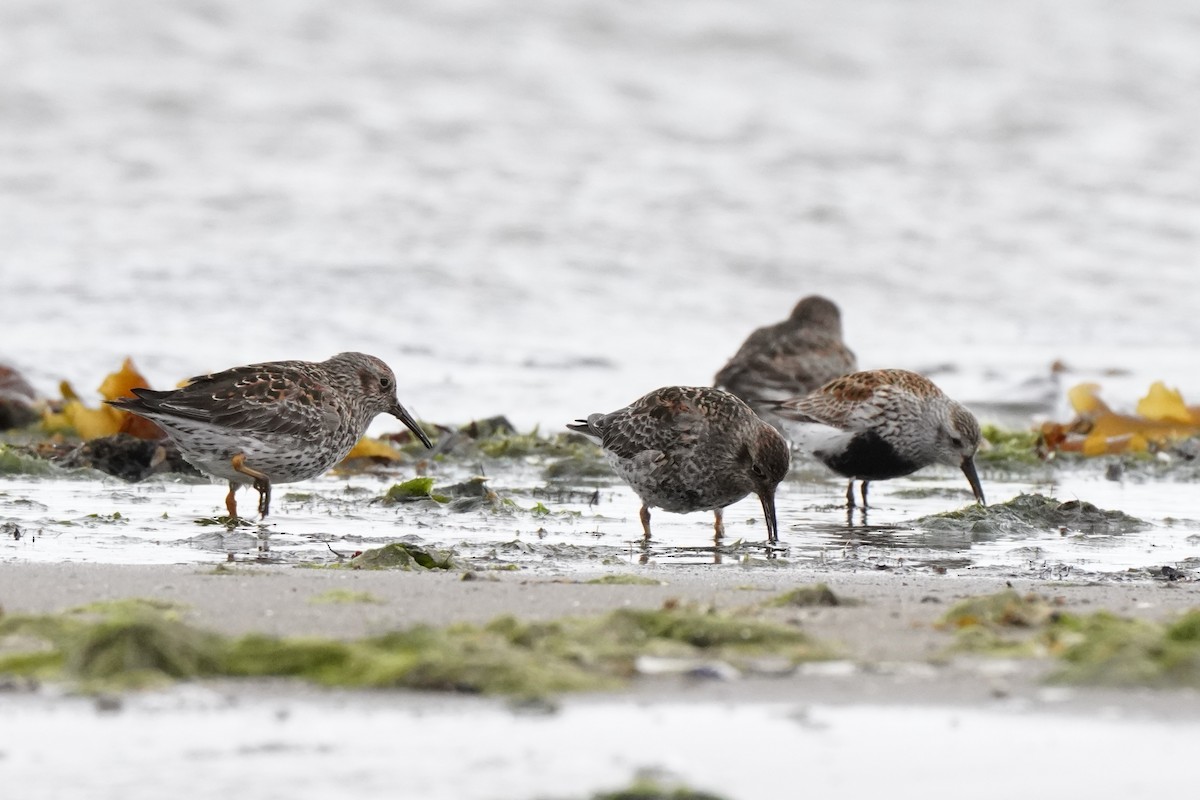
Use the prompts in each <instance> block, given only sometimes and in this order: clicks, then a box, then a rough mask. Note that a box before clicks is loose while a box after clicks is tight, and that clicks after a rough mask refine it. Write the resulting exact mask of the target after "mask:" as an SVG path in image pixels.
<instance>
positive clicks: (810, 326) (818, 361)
mask: <svg viewBox="0 0 1200 800" xmlns="http://www.w3.org/2000/svg"><path fill="white" fill-rule="evenodd" d="M855 369H857V364H856V362H855V360H854V353H853V352H851V351H850V350H849V349H848V348H847V347H846V345H845V343H844V342H843V341H842V315H841V313H840V312H839V311H838V307H837V306H836V305H835V304H834V303H833V302H832V301H830V300H826V299H825V298H824V297H819V296H817V295H811V296H809V297H805V298H804V299H802V300H801V301H800V302H799V303H797V304H796V307H795V308H793V309H792V315H791V316H790V317H788V318H787V319H785V320H784V321H783V322H779V323H776V324H775V325H767V326H765V327H762V328H759V329H758V330H756V331H754V333H752V334H750V336H749V338H747V339H746V341H745V342H743V343H742V346H741V348H740V349H739V350H738V351H737V353H735V354H734V356H733V358H731V359H729V362H728V363H727V364H726V365H725V366H724V367H722V368H721V371H720V372H718V373H717V376H716V377H715V378H714V379H713V385H714V386H719V387H721V388H722V389H725V390H727V391H730V392H733V393H734V394H736V395H737V396H738V397H740V398H742V400H744V401H745V402H746V404H747V405H748V406H750V407H751V408H752V409H754V412H755V413H756V414H758V415H759V416H760V417H762V418H763V419H764V420H766V421H767V422H769V423H771V424H772V425H774V426H775V427H776V428H779V429H780V430H784V429H785V428H784V425H783V423H782V420H780V419H779V417H777V416H776V415H775V412H774V406H775V404H776V403H778V402H779V401H782V400H787V399H789V398H792V397H799V396H800V395H804V394H808V393H809V392H811V391H812V390H813V389H816V388H817V387H819V386H822V385H823V384H825V383H826V382H828V381H830V380H833V379H834V378H836V377H838V376H839V375H845V374H846V373H848V372H853V371H854V370H855Z"/></svg>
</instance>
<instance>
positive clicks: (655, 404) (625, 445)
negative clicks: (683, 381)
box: [594, 387, 706, 459]
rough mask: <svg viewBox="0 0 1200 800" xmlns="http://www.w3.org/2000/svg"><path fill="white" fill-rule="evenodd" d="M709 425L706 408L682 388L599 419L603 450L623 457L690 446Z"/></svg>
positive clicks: (650, 396)
mask: <svg viewBox="0 0 1200 800" xmlns="http://www.w3.org/2000/svg"><path fill="white" fill-rule="evenodd" d="M705 424H706V422H705V409H704V408H703V407H702V406H701V405H700V404H699V403H697V401H696V397H695V396H694V395H693V394H692V393H691V392H688V391H685V390H683V389H682V388H680V387H669V388H664V389H660V390H658V391H655V392H651V393H650V394H648V395H646V396H645V397H642V398H641V399H639V400H638V401H636V402H635V403H634V404H632V405H630V406H628V407H626V408H623V409H621V410H620V411H614V412H613V413H612V414H608V415H607V416H605V417H603V418H601V419H600V420H597V424H596V425H595V426H594V427H596V428H599V430H600V434H601V441H602V442H603V444H604V449H606V450H609V451H611V452H612V453H614V454H615V455H617V456H620V457H621V458H630V459H631V458H636V457H637V456H638V454H640V453H644V452H647V451H654V452H658V453H669V452H671V451H672V450H674V449H676V448H678V447H681V446H689V445H690V444H691V443H692V442H694V441H695V440H696V438H697V436H698V435H699V431H700V430H701V429H702V428H703V426H704V425H705Z"/></svg>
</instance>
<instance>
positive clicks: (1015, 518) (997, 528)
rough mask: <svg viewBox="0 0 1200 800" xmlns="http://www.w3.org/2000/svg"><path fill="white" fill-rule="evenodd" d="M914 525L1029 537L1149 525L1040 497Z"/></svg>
mask: <svg viewBox="0 0 1200 800" xmlns="http://www.w3.org/2000/svg"><path fill="white" fill-rule="evenodd" d="M913 525H915V526H917V527H919V528H924V529H926V530H935V531H967V532H970V533H982V534H1009V535H1013V534H1020V535H1028V534H1031V533H1036V532H1038V531H1045V530H1060V531H1062V530H1072V531H1079V532H1081V533H1104V534H1113V533H1129V532H1131V531H1138V530H1143V529H1145V528H1148V527H1149V526H1150V524H1149V523H1148V522H1146V521H1144V520H1140V519H1138V518H1137V517H1132V516H1130V515H1128V514H1126V513H1124V512H1123V511H1112V510H1106V509H1102V508H1098V507H1096V506H1094V505H1092V504H1091V503H1088V502H1085V501H1082V500H1068V501H1066V502H1062V501H1059V500H1055V499H1054V498H1052V497H1046V496H1044V495H1040V494H1019V495H1017V496H1016V497H1014V498H1013V499H1012V500H1009V501H1008V502H1006V503H999V504H996V505H991V506H981V505H970V506H966V507H964V508H961V509H959V510H957V511H948V512H945V513H942V514H932V515H930V516H927V517H921V518H920V519H917V520H915V521H914V522H913Z"/></svg>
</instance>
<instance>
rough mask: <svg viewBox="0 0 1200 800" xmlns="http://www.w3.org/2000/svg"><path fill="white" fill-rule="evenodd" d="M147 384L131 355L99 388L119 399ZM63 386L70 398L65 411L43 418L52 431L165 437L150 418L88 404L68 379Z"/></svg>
mask: <svg viewBox="0 0 1200 800" xmlns="http://www.w3.org/2000/svg"><path fill="white" fill-rule="evenodd" d="M146 385H147V382H146V379H145V378H144V377H143V376H142V374H141V373H140V372H138V370H137V368H136V367H135V366H134V365H133V360H132V359H128V358H127V359H125V363H124V364H122V365H121V368H120V369H119V370H117V371H116V372H113V373H110V374H109V375H108V376H107V377H105V379H104V381H103V382H102V383H101V384H100V387H99V392H100V394H101V396H103V397H104V399H105V400H116V399H117V398H119V397H132V396H133V389H136V388H139V387H144V386H146ZM60 388H61V391H62V394H63V399H64V400H65V401H66V402H65V403H64V404H63V407H62V411H61V412H60V413H57V414H56V413H50V412H47V413H46V414H45V415H44V417H43V418H42V425H43V426H44V427H45V428H46V429H47V430H49V431H52V432H53V431H62V430H65V429H73V430H74V431H75V433H77V434H78V435H79V437H80V438H81V439H85V440H88V439H98V438H100V437H103V436H112V435H113V434H114V433H120V432H122V431H123V432H125V433H129V434H132V435H133V436H137V437H138V438H139V439H161V438H162V437H163V436H164V435H165V434H164V433H163V431H162V429H161V428H159V427H158V426H157V425H155V424H154V423H153V422H151V421H150V420H146V419H142V418H141V417H138V416H136V415H134V414H130V413H129V412H127V411H122V410H120V409H119V408H113V407H112V406H110V405H101V406H100V407H99V408H88V407H87V406H85V405H84V404H83V401H82V400H80V399H79V396H78V395H77V394H76V393H75V390H74V389H73V388H71V385H70V384H69V383H67V382H66V381H63V382H62V384H61V385H60Z"/></svg>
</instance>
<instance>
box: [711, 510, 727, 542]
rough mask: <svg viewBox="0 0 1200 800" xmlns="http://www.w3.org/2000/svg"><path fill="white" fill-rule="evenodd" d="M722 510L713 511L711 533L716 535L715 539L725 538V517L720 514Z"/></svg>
mask: <svg viewBox="0 0 1200 800" xmlns="http://www.w3.org/2000/svg"><path fill="white" fill-rule="evenodd" d="M723 511H724V509H720V508H717V509H713V531H714V532H715V533H716V538H717V539H723V538H724V537H725V515H724V514H723V513H722V512H723Z"/></svg>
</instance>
